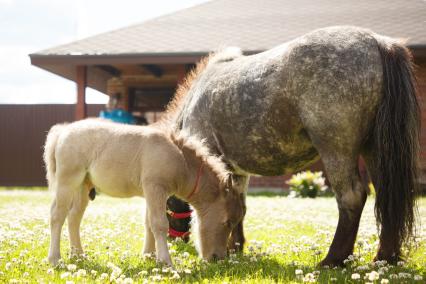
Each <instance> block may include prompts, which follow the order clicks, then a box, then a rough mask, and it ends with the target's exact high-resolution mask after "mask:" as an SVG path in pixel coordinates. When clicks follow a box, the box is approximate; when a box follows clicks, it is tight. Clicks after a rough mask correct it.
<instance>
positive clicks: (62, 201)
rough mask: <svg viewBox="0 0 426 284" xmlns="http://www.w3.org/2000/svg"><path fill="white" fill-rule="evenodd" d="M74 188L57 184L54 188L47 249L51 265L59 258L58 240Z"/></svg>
mask: <svg viewBox="0 0 426 284" xmlns="http://www.w3.org/2000/svg"><path fill="white" fill-rule="evenodd" d="M73 195H74V190H73V189H72V188H69V187H66V186H63V185H61V184H59V185H58V187H57V189H56V196H55V199H54V201H53V203H52V207H51V209H50V234H51V240H50V249H49V257H48V259H49V262H50V263H51V264H52V265H57V264H58V261H59V259H60V258H61V252H60V241H61V232H62V226H63V224H64V222H65V218H66V217H67V214H68V211H69V210H70V207H71V202H72V199H73Z"/></svg>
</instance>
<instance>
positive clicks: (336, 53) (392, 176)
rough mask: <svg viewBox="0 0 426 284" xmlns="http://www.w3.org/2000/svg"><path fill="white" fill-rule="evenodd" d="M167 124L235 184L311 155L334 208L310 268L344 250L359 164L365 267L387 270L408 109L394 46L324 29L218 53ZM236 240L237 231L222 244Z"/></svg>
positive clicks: (400, 199)
mask: <svg viewBox="0 0 426 284" xmlns="http://www.w3.org/2000/svg"><path fill="white" fill-rule="evenodd" d="M167 119H168V121H169V123H172V124H174V125H175V127H177V128H181V129H185V130H187V131H188V132H190V133H191V135H198V136H199V137H201V138H204V139H206V141H207V144H208V145H209V146H210V148H212V149H215V150H216V151H217V153H219V154H221V155H223V158H224V160H225V161H226V162H227V164H229V166H230V168H231V169H232V171H233V172H234V173H235V174H236V175H239V176H240V177H242V183H243V184H247V182H245V181H247V180H248V178H247V177H248V176H249V175H250V174H260V175H269V176H272V175H281V174H284V173H290V172H294V171H297V170H300V169H302V168H303V167H305V166H307V165H309V164H311V163H312V162H314V161H316V160H317V159H318V158H319V157H321V159H322V161H323V163H324V166H325V170H326V172H327V176H328V178H329V181H330V183H331V185H332V188H333V190H334V192H335V195H336V199H337V204H338V209H339V221H338V224H337V229H336V233H335V235H334V239H333V241H332V244H331V246H330V249H329V252H328V254H327V256H326V257H325V259H324V260H323V261H322V262H321V264H322V265H331V266H334V265H341V264H342V263H343V261H344V260H345V259H346V258H347V257H348V256H349V255H350V254H351V253H352V252H353V248H354V242H355V238H356V234H357V231H358V226H359V220H360V217H361V213H362V210H363V207H364V204H365V201H366V197H367V189H366V188H365V186H364V185H363V183H362V182H361V180H360V175H359V172H358V158H359V157H360V156H361V155H362V157H363V158H364V160H365V161H366V164H367V168H368V170H369V174H370V176H371V179H372V181H373V184H374V186H375V189H376V204H375V205H376V206H375V213H376V218H377V222H378V225H379V229H380V233H379V234H380V244H379V249H378V252H377V256H376V259H378V260H387V261H388V262H395V261H397V260H398V259H399V257H400V252H401V245H402V244H403V243H404V242H405V241H407V240H408V239H409V238H410V237H411V236H412V232H413V227H414V215H415V188H416V185H415V184H416V177H417V174H416V165H417V154H418V134H419V107H418V102H417V98H416V88H415V78H414V75H413V67H412V61H411V55H410V52H409V51H408V50H407V49H406V47H404V45H403V44H401V43H399V42H398V41H397V40H394V39H391V38H388V37H384V36H381V35H378V34H376V33H373V32H371V31H369V30H365V29H361V28H357V27H329V28H324V29H319V30H315V31H313V32H311V33H308V34H306V35H304V36H302V37H299V38H297V39H295V40H293V41H290V42H287V43H285V44H283V45H280V46H278V47H276V48H273V49H271V50H268V51H265V52H262V53H259V54H255V55H251V56H243V55H242V54H241V52H240V51H238V50H236V49H231V50H229V49H228V50H225V51H224V52H221V53H217V54H215V55H213V56H211V57H210V58H208V59H207V60H205V61H204V63H202V64H201V65H200V66H198V68H197V70H196V71H195V72H194V73H193V74H192V75H191V76H190V77H189V78H188V80H187V81H186V83H185V84H183V85H182V86H181V88H180V89H179V90H178V93H177V95H176V97H175V99H174V101H173V102H172V103H171V104H170V106H169V109H168V116H167ZM243 240H244V238H243V234H242V224H241V223H240V224H239V225H238V226H236V227H235V228H234V235H233V239H232V241H239V242H242V241H243Z"/></svg>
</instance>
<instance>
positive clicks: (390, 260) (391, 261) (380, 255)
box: [373, 252, 403, 265]
mask: <svg viewBox="0 0 426 284" xmlns="http://www.w3.org/2000/svg"><path fill="white" fill-rule="evenodd" d="M383 260H385V261H386V262H387V263H389V264H392V265H396V264H398V262H399V261H402V260H403V259H402V258H401V256H399V255H391V256H389V255H387V256H386V255H385V254H383V253H380V252H378V253H377V255H376V257H375V258H374V260H373V262H376V261H383Z"/></svg>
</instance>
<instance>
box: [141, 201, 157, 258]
mask: <svg viewBox="0 0 426 284" xmlns="http://www.w3.org/2000/svg"><path fill="white" fill-rule="evenodd" d="M154 252H155V238H154V234H153V233H152V231H151V224H150V219H149V210H148V205H146V210H145V242H144V245H143V254H151V253H154Z"/></svg>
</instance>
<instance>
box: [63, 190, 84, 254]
mask: <svg viewBox="0 0 426 284" xmlns="http://www.w3.org/2000/svg"><path fill="white" fill-rule="evenodd" d="M88 203H89V190H88V189H87V188H86V187H84V188H82V189H81V190H79V191H77V192H76V193H75V194H74V198H73V201H72V207H71V210H70V211H69V213H68V231H69V235H70V245H71V255H80V254H82V253H83V247H82V246H81V241H80V224H81V219H82V218H83V214H84V211H85V210H86V207H87V204H88Z"/></svg>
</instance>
